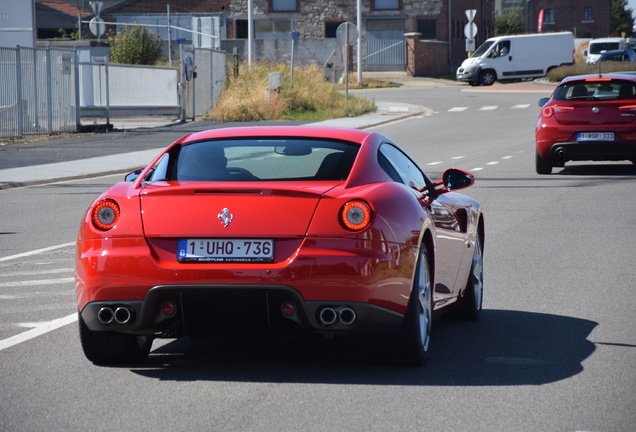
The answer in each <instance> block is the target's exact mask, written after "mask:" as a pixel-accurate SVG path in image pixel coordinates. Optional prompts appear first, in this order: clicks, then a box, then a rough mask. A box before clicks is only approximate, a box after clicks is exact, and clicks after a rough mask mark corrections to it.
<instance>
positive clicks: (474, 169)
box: [471, 168, 483, 171]
mask: <svg viewBox="0 0 636 432" xmlns="http://www.w3.org/2000/svg"><path fill="white" fill-rule="evenodd" d="M481 170H483V168H473V169H471V171H481Z"/></svg>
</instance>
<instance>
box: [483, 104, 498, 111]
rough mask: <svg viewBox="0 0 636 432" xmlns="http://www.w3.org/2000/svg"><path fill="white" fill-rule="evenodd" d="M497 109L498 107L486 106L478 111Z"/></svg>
mask: <svg viewBox="0 0 636 432" xmlns="http://www.w3.org/2000/svg"><path fill="white" fill-rule="evenodd" d="M497 108H499V106H498V105H486V106H483V107H481V108H479V111H494V110H496V109H497Z"/></svg>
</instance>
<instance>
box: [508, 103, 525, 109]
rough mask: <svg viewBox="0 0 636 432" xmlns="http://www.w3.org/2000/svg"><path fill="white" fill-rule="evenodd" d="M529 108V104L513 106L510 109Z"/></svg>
mask: <svg viewBox="0 0 636 432" xmlns="http://www.w3.org/2000/svg"><path fill="white" fill-rule="evenodd" d="M529 106H530V104H519V105H513V106H512V107H511V108H510V109H525V108H528V107H529Z"/></svg>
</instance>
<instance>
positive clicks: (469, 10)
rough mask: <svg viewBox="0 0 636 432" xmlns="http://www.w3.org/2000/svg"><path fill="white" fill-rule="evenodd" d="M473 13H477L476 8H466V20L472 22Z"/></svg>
mask: <svg viewBox="0 0 636 432" xmlns="http://www.w3.org/2000/svg"><path fill="white" fill-rule="evenodd" d="M475 15H477V9H467V10H466V18H468V22H472V21H473V20H474V19H475Z"/></svg>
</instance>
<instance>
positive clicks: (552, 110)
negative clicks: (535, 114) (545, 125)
mask: <svg viewBox="0 0 636 432" xmlns="http://www.w3.org/2000/svg"><path fill="white" fill-rule="evenodd" d="M568 111H574V108H573V107H566V106H549V107H545V108H543V109H542V110H541V113H542V114H543V117H546V118H547V117H552V116H553V115H554V114H556V113H561V112H568Z"/></svg>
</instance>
